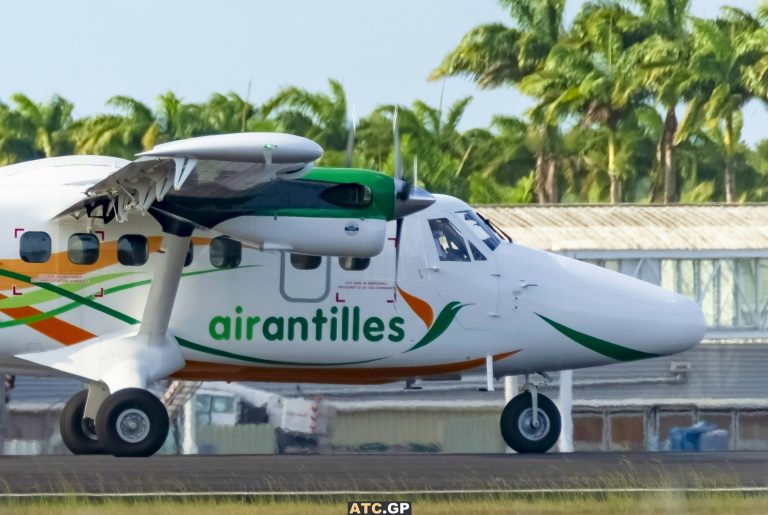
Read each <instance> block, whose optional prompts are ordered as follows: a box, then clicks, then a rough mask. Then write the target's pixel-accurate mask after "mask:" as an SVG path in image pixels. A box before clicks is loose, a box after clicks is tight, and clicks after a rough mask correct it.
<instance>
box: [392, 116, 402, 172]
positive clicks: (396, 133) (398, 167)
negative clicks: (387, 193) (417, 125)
mask: <svg viewBox="0 0 768 515" xmlns="http://www.w3.org/2000/svg"><path fill="white" fill-rule="evenodd" d="M397 115H398V113H397V107H395V113H394V114H393V115H392V138H393V139H394V153H395V179H398V180H401V181H402V180H403V158H402V156H401V155H400V126H399V123H398V120H397Z"/></svg>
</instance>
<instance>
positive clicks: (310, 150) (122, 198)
mask: <svg viewBox="0 0 768 515" xmlns="http://www.w3.org/2000/svg"><path fill="white" fill-rule="evenodd" d="M322 155H323V149H322V148H321V147H320V145H318V144H317V143H315V142H314V141H311V140H308V139H306V138H302V137H300V136H294V135H291V134H282V133H261V132H254V133H241V134H222V135H215V136H202V137H198V138H191V139H186V140H180V141H173V142H170V143H164V144H161V145H157V146H156V147H155V148H154V149H152V150H150V151H147V152H143V153H141V154H139V158H138V159H137V160H135V161H132V162H130V163H129V164H127V165H126V166H124V167H123V168H120V169H119V170H117V171H116V172H114V173H112V174H110V175H109V176H107V177H106V178H104V179H103V180H101V181H100V182H98V183H96V184H94V185H92V186H90V187H89V188H88V189H87V190H86V191H85V198H83V199H82V200H80V201H78V202H77V203H75V204H73V205H71V206H69V207H67V208H66V209H65V210H63V211H62V212H60V213H58V214H57V215H56V217H55V218H59V217H63V216H67V215H74V216H75V217H77V218H79V217H80V216H82V214H87V215H88V216H98V217H100V218H103V219H104V220H105V221H109V220H112V219H113V218H116V219H117V221H118V222H124V221H125V220H126V219H127V216H128V215H129V214H130V213H131V212H139V213H143V212H146V211H148V210H149V208H150V207H151V206H152V204H153V203H154V202H155V201H162V200H163V199H164V198H165V196H166V195H168V194H180V195H184V196H185V197H201V198H202V197H206V198H220V199H227V198H234V197H240V196H246V195H247V194H248V192H249V191H251V190H252V189H253V188H255V187H256V186H258V185H260V184H263V183H265V182H269V181H273V180H277V179H279V180H291V179H297V178H299V177H302V176H303V175H305V174H306V173H307V172H309V171H310V170H311V169H312V167H313V164H314V161H315V160H317V159H318V158H320V157H321V156H322Z"/></svg>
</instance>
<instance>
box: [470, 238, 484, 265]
mask: <svg viewBox="0 0 768 515" xmlns="http://www.w3.org/2000/svg"><path fill="white" fill-rule="evenodd" d="M469 248H470V250H472V259H474V260H475V261H486V258H485V255H483V253H482V252H480V251H479V250H478V249H477V247H475V244H474V243H472V242H471V241H470V242H469Z"/></svg>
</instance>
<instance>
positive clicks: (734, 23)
mask: <svg viewBox="0 0 768 515" xmlns="http://www.w3.org/2000/svg"><path fill="white" fill-rule="evenodd" d="M498 1H499V3H500V5H501V6H502V7H503V8H504V9H505V10H506V11H507V12H508V13H509V17H510V24H509V25H505V24H503V23H493V24H486V25H481V26H478V27H475V28H473V29H471V30H470V31H469V32H468V33H467V34H466V35H465V36H464V37H463V39H462V40H461V41H459V42H458V45H457V46H456V48H454V49H453V50H451V51H450V52H448V54H447V55H446V56H445V58H444V59H443V60H442V62H441V63H440V65H439V66H438V67H437V68H436V69H435V70H434V71H432V73H431V75H430V79H432V80H435V79H441V78H444V77H450V76H465V77H468V78H470V79H471V80H473V81H474V82H475V83H476V84H477V85H478V86H479V87H481V88H500V87H508V88H517V89H518V90H520V91H521V92H523V93H525V94H527V95H529V96H530V97H532V99H533V108H532V109H531V110H530V111H529V112H528V113H526V117H525V118H514V117H503V116H496V117H494V118H493V120H492V122H491V123H490V125H489V126H488V127H486V128H472V129H469V130H462V129H461V128H460V127H459V125H460V121H461V119H462V116H463V114H464V113H465V111H466V110H467V109H468V108H469V107H470V106H471V102H472V99H471V98H470V97H467V98H462V99H459V100H457V101H455V102H454V103H452V104H450V105H449V104H448V103H446V104H445V105H443V101H442V99H441V101H440V104H439V105H438V106H431V105H428V104H426V103H424V102H422V101H420V100H415V101H414V102H412V103H411V104H410V105H409V106H404V105H399V106H395V105H390V104H384V105H380V106H379V107H377V108H375V109H374V110H373V112H371V113H368V114H366V115H364V116H362V117H360V119H359V120H355V121H354V122H353V120H352V118H353V116H352V115H351V112H352V111H353V108H352V107H351V106H350V105H349V103H348V100H347V96H346V92H345V91H344V87H343V85H342V84H341V82H339V81H337V80H334V79H330V80H329V81H328V90H327V91H320V92H311V91H307V90H304V89H302V88H299V87H296V86H289V87H285V88H283V89H281V90H279V91H278V92H276V93H275V95H274V96H273V97H271V98H269V99H267V100H266V101H264V102H263V103H261V104H260V103H254V102H252V101H251V100H250V99H249V98H247V97H248V95H246V98H243V97H241V96H240V95H238V94H236V93H234V92H229V93H213V94H212V95H211V96H210V97H209V98H208V99H207V100H205V101H203V102H200V103H191V102H187V101H185V100H184V99H183V98H180V97H178V96H177V95H176V94H174V93H173V92H171V91H169V92H166V93H163V94H161V95H159V96H158V98H157V102H156V103H155V105H147V104H144V103H143V102H141V101H139V100H137V99H135V98H132V97H129V96H124V95H117V96H114V97H112V98H110V99H109V100H108V101H107V106H106V108H107V109H106V111H105V112H104V113H100V114H96V115H93V116H87V117H83V118H79V119H74V117H73V115H72V112H73V105H72V104H71V103H70V102H69V101H67V100H66V99H64V98H61V97H59V96H54V97H52V98H51V99H49V100H46V101H42V102H38V101H35V100H32V99H30V98H28V97H26V96H25V95H22V94H16V95H13V96H11V97H10V99H8V101H7V103H2V102H0V165H6V164H12V163H14V162H18V161H24V160H30V159H38V158H45V157H53V156H58V155H65V154H71V153H80V154H103V155H113V156H117V157H123V158H128V159H131V158H133V157H134V156H135V155H136V154H137V153H138V152H141V151H143V150H147V149H151V148H152V147H154V146H155V145H156V144H158V143H163V142H166V141H172V140H176V139H182V138H190V137H195V136H201V135H207V134H223V133H232V132H243V131H283V132H289V133H293V134H298V135H301V136H305V137H308V138H311V139H313V140H315V141H317V142H318V143H319V144H320V145H322V146H323V148H324V150H325V154H324V155H323V157H322V159H321V161H320V163H321V164H325V165H333V166H354V167H362V168H370V169H375V170H381V171H383V172H385V173H392V170H393V169H394V161H395V156H394V145H393V118H394V114H395V112H396V111H397V113H398V115H397V116H398V125H399V130H400V135H401V151H402V162H403V167H404V173H405V176H406V178H411V177H414V176H416V175H418V182H419V184H420V185H422V186H424V187H426V188H427V189H429V190H431V191H434V192H440V193H448V194H452V195H455V196H459V197H462V198H465V199H467V200H469V201H470V202H474V203H494V204H495V203H530V202H539V203H552V202H566V203H567V202H608V201H611V202H620V201H621V202H710V201H723V200H725V201H729V202H730V201H733V202H740V201H750V202H754V201H765V200H768V140H766V141H763V142H761V143H759V144H758V145H757V146H756V148H754V149H753V148H749V147H747V146H746V145H745V144H744V143H743V142H742V139H741V130H742V125H743V116H742V109H743V107H744V105H745V104H746V103H747V102H749V101H752V100H755V99H756V100H758V101H761V102H763V103H766V104H768V2H761V3H760V5H759V7H758V8H757V9H756V11H755V12H754V13H751V12H747V11H744V10H740V9H736V8H732V7H724V8H723V9H722V11H721V13H720V15H719V16H718V17H717V18H716V19H700V18H696V17H694V16H692V13H691V3H692V1H691V0H590V1H587V2H585V3H583V4H582V5H581V7H580V9H579V11H578V13H577V14H576V16H575V18H574V20H573V22H572V23H571V24H570V26H567V25H566V21H565V19H564V16H563V13H564V10H565V0H498ZM679 114H682V117H681V119H680V121H679V122H678V115H679Z"/></svg>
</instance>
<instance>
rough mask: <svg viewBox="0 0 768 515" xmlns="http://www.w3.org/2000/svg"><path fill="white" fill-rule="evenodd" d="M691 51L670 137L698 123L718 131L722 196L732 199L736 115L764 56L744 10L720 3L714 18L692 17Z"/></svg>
mask: <svg viewBox="0 0 768 515" xmlns="http://www.w3.org/2000/svg"><path fill="white" fill-rule="evenodd" d="M693 24H694V32H693V36H694V37H693V53H692V55H691V60H690V63H689V66H688V69H687V71H686V74H685V77H684V79H683V80H682V83H681V88H682V91H683V92H684V93H685V95H686V97H687V100H688V105H687V108H686V113H685V116H684V118H683V120H682V122H681V124H680V128H679V130H678V134H677V140H676V141H678V142H679V141H682V140H683V139H685V138H687V137H689V136H691V135H692V134H694V133H695V132H696V131H697V130H699V128H700V127H701V126H702V125H703V126H705V127H706V128H708V129H710V130H719V131H721V132H722V141H723V151H724V153H725V169H724V181H723V184H724V190H725V201H726V202H733V201H734V200H735V199H736V176H735V171H736V165H737V161H736V158H737V151H738V145H739V141H738V132H739V131H738V127H737V125H738V124H737V121H738V118H739V117H740V115H741V109H742V107H743V106H744V104H746V103H747V102H748V101H749V100H750V99H752V98H753V97H754V96H755V94H756V93H757V92H756V91H755V89H754V87H753V84H752V83H751V82H750V74H751V73H753V72H754V70H755V69H756V68H757V67H759V65H760V64H761V63H763V62H764V61H765V59H766V56H768V50H767V49H766V47H765V46H763V44H764V40H763V39H762V38H760V37H755V36H756V34H755V30H756V29H757V28H759V25H758V24H756V21H755V20H754V18H752V16H751V15H749V14H748V13H746V12H744V11H740V10H737V9H733V8H724V10H723V15H722V16H721V17H720V18H718V19H716V20H704V19H694V20H693Z"/></svg>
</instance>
